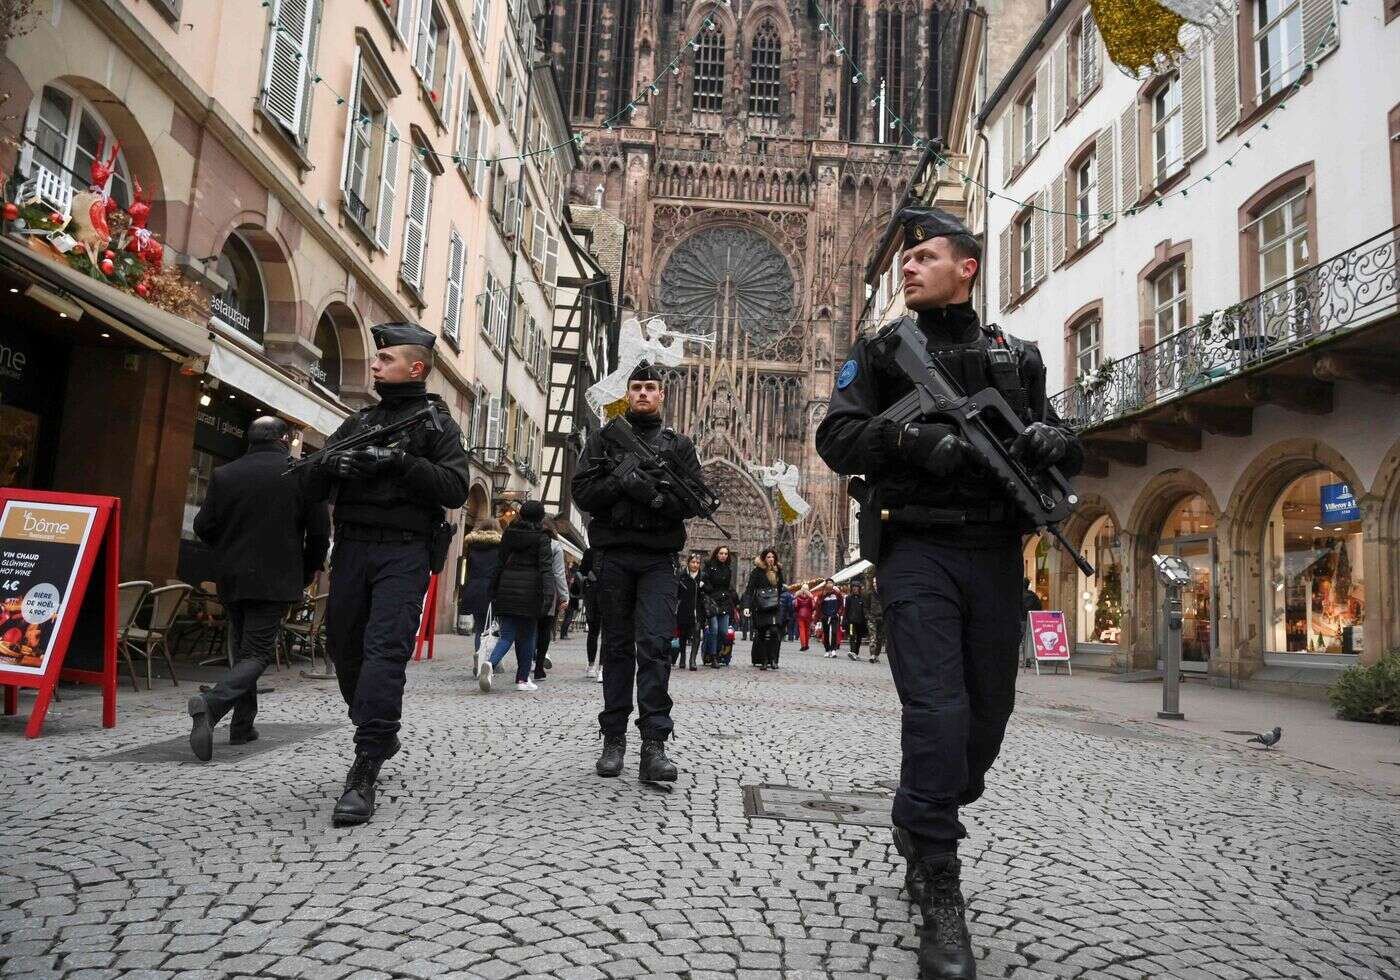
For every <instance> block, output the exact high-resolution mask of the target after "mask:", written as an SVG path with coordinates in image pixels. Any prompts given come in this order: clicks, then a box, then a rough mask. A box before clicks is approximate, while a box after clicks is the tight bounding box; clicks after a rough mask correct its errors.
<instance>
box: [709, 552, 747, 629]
mask: <svg viewBox="0 0 1400 980" xmlns="http://www.w3.org/2000/svg"><path fill="white" fill-rule="evenodd" d="M700 594H701V595H702V596H703V597H704V598H705V601H706V602H708V603H709V604H710V605H711V606H712V608H713V610H714V613H713V615H716V616H727V615H729V611H730V610H731V609H733V608H734V604H735V603H736V602H737V601H738V596H737V595H736V594H735V592H734V554H733V552H730V555H729V561H727V562H720V561H716V560H715V559H714V558H706V559H705V564H704V565H703V566H702V567H701V569H700Z"/></svg>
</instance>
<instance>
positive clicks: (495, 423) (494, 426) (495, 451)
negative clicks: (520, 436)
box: [486, 395, 501, 462]
mask: <svg viewBox="0 0 1400 980" xmlns="http://www.w3.org/2000/svg"><path fill="white" fill-rule="evenodd" d="M486 445H487V446H489V447H490V449H488V450H487V452H486V458H487V459H489V460H491V461H492V462H497V461H499V460H500V458H501V400H500V399H499V398H497V397H496V396H495V395H492V396H491V401H490V402H489V403H488V404H487V407H486Z"/></svg>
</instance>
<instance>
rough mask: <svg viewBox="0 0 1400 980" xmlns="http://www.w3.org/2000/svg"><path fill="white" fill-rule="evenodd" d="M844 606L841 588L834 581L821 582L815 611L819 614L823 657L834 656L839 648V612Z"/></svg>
mask: <svg viewBox="0 0 1400 980" xmlns="http://www.w3.org/2000/svg"><path fill="white" fill-rule="evenodd" d="M844 608H845V604H844V602H843V597H842V595H841V590H840V589H838V588H837V587H836V582H835V581H833V580H832V579H827V580H826V581H825V582H824V583H823V584H822V592H821V595H820V596H819V597H818V598H817V612H818V615H820V616H821V624H822V646H823V647H824V648H825V650H826V653H825V654H824V656H825V657H827V658H828V659H830V658H832V657H835V656H836V654H837V651H839V650H840V649H841V612H842V610H843V609H844Z"/></svg>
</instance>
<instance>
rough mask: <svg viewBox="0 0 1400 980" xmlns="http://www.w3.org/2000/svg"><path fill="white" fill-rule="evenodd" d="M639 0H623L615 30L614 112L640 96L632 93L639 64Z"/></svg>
mask: <svg viewBox="0 0 1400 980" xmlns="http://www.w3.org/2000/svg"><path fill="white" fill-rule="evenodd" d="M638 3H639V0H621V3H620V4H619V5H618V6H619V9H618V12H617V24H616V27H614V29H613V60H614V62H615V63H616V65H617V68H616V70H615V71H614V72H613V98H612V106H613V112H621V111H622V110H623V109H625V108H626V107H627V103H628V102H631V101H632V100H633V98H634V97H635V96H636V95H637V94H639V93H634V92H633V91H632V86H633V84H634V81H635V75H636V64H637V7H638Z"/></svg>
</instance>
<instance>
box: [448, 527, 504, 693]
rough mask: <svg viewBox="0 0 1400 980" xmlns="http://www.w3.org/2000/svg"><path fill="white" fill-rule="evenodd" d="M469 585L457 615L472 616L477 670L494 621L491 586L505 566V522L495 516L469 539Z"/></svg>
mask: <svg viewBox="0 0 1400 980" xmlns="http://www.w3.org/2000/svg"><path fill="white" fill-rule="evenodd" d="M463 550H464V551H465V553H466V558H467V584H466V585H464V586H462V592H461V594H460V595H458V596H457V615H458V616H470V617H472V650H473V652H474V654H475V661H474V664H473V669H474V670H475V669H476V668H479V667H480V666H481V662H480V653H481V634H482V632H483V631H485V629H486V626H487V624H488V623H489V622H490V620H491V615H490V610H491V583H492V581H494V580H495V578H496V569H498V568H500V567H501V522H500V521H498V520H496V519H495V518H494V517H487V518H483V519H482V520H479V521H477V522H476V527H475V528H473V529H472V533H471V534H468V535H467V536H466V539H465V541H464V543H463Z"/></svg>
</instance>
